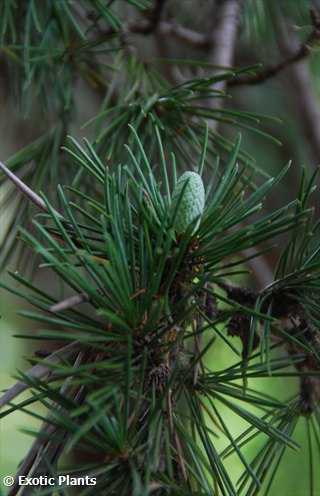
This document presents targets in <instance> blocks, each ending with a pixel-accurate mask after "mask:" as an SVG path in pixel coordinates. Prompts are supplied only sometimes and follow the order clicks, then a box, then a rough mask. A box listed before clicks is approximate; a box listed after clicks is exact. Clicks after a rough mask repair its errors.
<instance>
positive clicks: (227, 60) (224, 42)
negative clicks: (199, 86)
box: [209, 0, 244, 102]
mask: <svg viewBox="0 0 320 496" xmlns="http://www.w3.org/2000/svg"><path fill="white" fill-rule="evenodd" d="M243 5H244V1H243V0H217V2H216V5H215V9H214V10H215V13H216V16H215V22H214V24H213V28H212V33H211V37H210V42H211V47H212V48H211V50H210V53H209V61H210V62H211V63H212V64H213V65H216V66H221V67H223V68H224V69H223V70H225V68H226V67H232V66H233V62H234V53H235V47H236V41H237V34H238V26H239V22H240V16H241V11H242V7H243ZM226 86H227V82H226V81H220V82H219V83H217V84H215V85H214V89H217V90H220V91H224V90H225V89H226ZM219 101H220V102H221V99H219Z"/></svg>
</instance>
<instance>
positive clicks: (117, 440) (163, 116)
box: [0, 0, 320, 496]
mask: <svg viewBox="0 0 320 496" xmlns="http://www.w3.org/2000/svg"><path fill="white" fill-rule="evenodd" d="M163 3H164V2H161V1H158V2H155V5H153V3H152V2H147V1H142V0H131V1H129V0H128V1H126V2H120V0H119V1H110V2H102V1H100V0H94V1H92V2H87V1H84V0H79V1H77V2H72V1H68V0H59V1H54V2H52V1H46V0H44V1H42V2H36V1H34V0H28V1H24V2H19V1H18V0H3V1H2V2H1V5H0V36H1V44H2V45H1V48H2V52H3V54H4V56H5V67H6V70H7V71H8V74H9V75H10V80H11V79H12V81H13V82H14V84H13V85H12V87H11V88H10V91H11V92H12V93H13V95H15V96H16V97H17V101H18V103H19V105H20V108H21V109H22V110H23V112H24V115H25V116H26V118H27V119H28V118H30V117H31V116H34V115H37V116H41V119H43V122H42V125H41V126H40V128H39V135H38V136H37V137H35V139H34V140H33V141H31V143H29V144H27V145H26V146H25V147H24V148H22V149H21V150H20V151H18V152H17V153H16V154H15V155H13V156H12V157H10V158H9V159H8V160H7V162H6V165H4V164H2V163H0V170H1V171H2V172H4V174H3V175H1V176H0V181H1V183H0V185H1V186H2V187H4V188H7V189H4V195H3V200H1V208H3V209H4V208H7V207H8V206H11V207H12V206H13V216H12V222H9V224H8V226H7V227H6V228H5V229H4V233H3V239H4V241H3V243H2V246H1V254H0V265H1V267H2V268H5V269H7V266H8V262H9V261H10V260H12V258H11V257H12V253H14V254H15V255H17V251H13V248H15V247H16V244H17V241H19V245H18V246H19V247H18V257H17V258H18V259H19V260H18V262H14V263H15V267H14V268H16V265H18V263H19V270H10V271H8V272H9V275H10V278H11V283H10V282H9V283H7V282H4V281H3V280H1V281H0V287H1V288H2V289H5V290H6V291H9V292H11V293H12V294H14V295H15V296H18V297H19V298H20V299H21V300H22V301H23V302H25V305H26V306H24V303H22V304H21V307H22V308H21V309H20V311H19V314H20V315H22V316H23V317H25V318H26V319H29V320H30V321H31V323H32V325H33V331H32V332H29V333H28V332H27V331H26V332H25V333H24V334H20V335H18V336H17V337H21V338H24V339H26V340H31V341H35V342H36V343H37V344H38V345H39V346H38V348H39V349H37V351H36V352H35V353H34V354H33V355H32V356H30V357H29V362H30V368H29V369H28V370H26V371H23V372H22V371H18V372H17V377H16V378H17V382H16V383H15V384H14V385H13V386H12V387H11V388H9V389H7V390H5V391H4V392H3V393H2V395H1V396H0V409H1V411H0V419H4V420H3V422H4V423H5V421H6V417H8V416H9V415H10V414H13V413H14V412H23V413H27V414H28V415H30V416H31V417H33V418H34V419H36V420H37V421H39V422H40V427H39V429H38V431H32V430H31V429H29V428H28V426H25V429H24V431H25V432H27V433H28V434H30V436H32V437H33V438H34V439H33V442H32V445H31V447H30V449H29V451H28V453H27V454H26V456H25V458H24V460H22V462H21V464H20V465H19V467H18V469H17V475H23V476H26V477H39V476H41V475H46V476H51V477H57V476H58V475H64V474H69V475H70V476H72V477H81V478H85V477H87V478H89V479H90V480H91V479H94V480H95V484H92V485H91V484H89V483H88V484H85V485H83V486H82V487H81V489H80V493H81V494H83V495H91V494H92V495H97V494H98V495H99V494H101V495H104V494H108V495H110V496H113V495H116V496H127V495H132V496H148V495H152V496H153V495H154V496H165V495H172V496H173V495H176V496H200V495H201V496H242V495H245V496H254V495H260V494H261V495H263V496H266V495H267V494H272V491H273V487H274V481H275V480H276V477H277V475H278V474H279V473H280V472H281V471H282V470H283V469H282V467H283V465H282V461H283V458H284V457H285V456H286V453H288V452H294V453H297V456H301V446H300V445H299V443H298V442H297V439H296V433H297V430H298V427H299V426H301V425H302V424H303V426H304V428H305V438H306V440H307V442H306V449H307V454H304V453H302V456H307V458H308V467H309V473H308V480H309V488H308V490H309V494H310V496H315V495H316V494H317V492H316V491H318V490H319V481H318V480H317V478H316V474H317V471H316V467H317V464H318V463H319V458H320V416H319V401H320V386H319V384H320V383H319V360H320V340H319V330H318V329H319V326H320V311H319V298H320V283H319V281H320V249H319V234H318V231H319V222H318V221H317V220H315V217H316V215H315V214H314V210H313V208H312V201H313V196H314V192H315V189H316V186H315V182H316V174H314V175H313V176H311V177H309V174H308V172H307V171H306V170H304V169H303V170H302V171H301V175H300V176H301V177H300V183H299V188H298V191H297V192H296V194H295V197H294V198H293V199H292V200H291V201H290V202H288V203H285V202H284V204H282V205H281V206H275V207H274V209H271V210H270V207H268V206H267V205H268V204H267V202H268V201H269V199H270V197H271V195H272V194H273V193H274V192H277V191H279V188H280V185H281V183H283V182H285V181H286V178H287V174H288V171H289V168H290V164H288V165H287V166H285V167H283V168H282V170H281V171H280V173H278V174H275V175H274V176H273V177H270V176H269V175H268V174H267V173H265V171H263V170H261V167H260V164H259V161H257V163H256V161H255V159H254V158H253V157H251V155H249V154H248V153H247V152H246V150H245V149H244V147H243V146H242V144H241V139H240V137H237V136H238V131H239V129H240V130H242V131H243V132H246V131H247V130H249V131H250V132H251V131H252V132H255V133H256V134H257V135H258V136H259V137H260V138H261V137H264V138H265V137H267V138H271V140H273V141H276V142H277V140H276V139H274V138H272V137H271V136H269V134H268V133H267V132H265V131H263V130H261V129H260V128H259V125H260V123H261V122H263V123H264V122H267V118H266V117H265V116H258V115H256V114H255V113H253V112H249V111H238V110H234V109H233V108H231V107H232V105H231V106H228V107H227V108H223V107H222V106H221V105H220V104H219V103H220V101H221V99H222V98H223V97H225V96H226V94H225V92H224V91H222V90H221V89H216V87H217V85H218V87H220V84H221V83H222V84H223V85H226V84H227V83H228V82H230V81H237V80H238V79H239V78H241V77H249V76H252V74H253V73H254V72H255V71H257V70H258V67H257V66H254V67H253V66H250V67H245V68H243V69H232V70H231V69H228V70H227V69H225V68H224V69H223V70H222V71H221V70H220V71H217V68H216V67H215V66H214V65H212V64H210V63H205V62H203V61H202V60H197V61H192V60H187V61H179V60H176V59H174V58H172V60H170V61H168V60H167V61H166V62H167V65H169V62H170V67H171V66H172V67H174V68H176V69H177V67H181V66H183V67H185V68H187V70H188V71H190V72H189V75H190V77H188V78H187V79H186V80H184V81H182V82H179V81H170V80H169V78H167V79H166V78H164V77H163V76H162V75H161V67H162V64H163V59H161V58H160V57H159V58H158V59H157V60H156V59H155V58H152V60H149V59H148V58H147V60H142V59H141V58H140V57H139V54H138V53H137V51H135V50H132V49H131V48H132V47H131V45H130V43H129V42H128V39H127V37H128V36H130V34H131V35H134V34H140V35H143V36H145V35H148V34H150V33H151V32H153V31H154V30H156V29H157V28H158V27H159V26H158V24H159V22H160V21H159V19H158V17H159V16H160V14H161V12H162V11H161V9H162V7H163V6H162V4H163ZM218 3H220V2H218ZM271 3H272V5H271ZM293 3H294V2H293ZM293 3H292V5H290V2H288V6H287V9H288V10H286V14H285V15H291V16H293V17H294V16H298V15H299V12H300V11H301V16H302V18H304V16H305V9H303V5H302V4H303V2H295V6H293ZM274 4H275V2H267V1H265V0H261V2H260V4H259V5H260V6H258V4H257V3H256V2H254V1H253V0H252V1H248V2H247V4H246V9H245V11H244V16H245V19H246V22H247V24H246V26H247V27H248V30H246V31H245V34H247V33H248V32H249V33H251V34H250V36H251V35H252V36H253V34H252V32H254V29H249V28H258V27H259V26H260V24H261V26H262V28H261V29H262V31H263V30H264V29H265V30H268V26H267V24H268V22H269V20H270V19H269V17H270V16H271V14H270V12H269V9H270V10H272V9H273V8H275V6H274ZM298 4H299V5H298ZM264 12H266V13H267V12H269V17H268V16H264V14H263V13H264ZM18 13H19V15H18ZM250 16H252V18H253V20H252V26H251V25H249V26H248V23H249V22H250ZM271 17H272V16H271ZM132 19H133V20H132ZM138 21H139V22H138ZM259 32H260V31H259V29H257V30H256V33H255V36H259ZM76 84H86V85H87V89H88V87H89V88H91V90H93V91H95V92H96V94H99V96H100V103H99V108H98V109H96V110H95V111H94V115H93V116H92V118H90V119H89V120H88V121H87V122H85V123H83V122H81V124H82V131H83V129H84V130H85V132H86V131H87V130H90V132H91V137H90V139H88V138H84V139H80V138H79V137H78V136H76V135H77V133H76V131H75V125H76V122H77V111H78V104H79V102H78V101H77V91H76V89H75V88H76ZM217 123H220V124H223V125H224V128H223V130H224V132H223V133H222V132H221V133H220V131H219V130H217V129H216V127H215V125H216V124H217ZM9 180H10V181H11V182H13V185H12V184H11V183H9ZM9 184H10V187H8V185H9ZM14 186H17V187H18V188H19V189H20V192H22V193H23V194H24V196H22V197H21V198H20V197H19V200H18V202H16V203H15V202H14V200H15V196H16V189H15V187H14ZM39 191H40V192H41V193H40V194H38V192H39ZM270 203H271V204H272V203H273V202H272V198H271V200H270ZM270 203H269V205H270ZM17 235H18V237H17ZM275 243H279V245H280V246H281V249H279V251H278V261H277V264H276V267H275V270H274V277H273V280H272V281H271V282H270V284H268V285H267V286H265V287H263V288H261V289H256V290H255V289H252V288H251V287H250V288H248V287H246V286H244V285H243V281H244V280H245V279H246V278H248V275H249V272H248V264H249V263H250V262H252V260H255V261H256V260H259V257H260V256H262V255H265V253H266V252H268V251H270V250H272V249H273V248H274V247H275ZM279 253H280V254H279ZM13 260H14V259H13ZM20 269H21V270H20ZM22 269H23V270H22ZM25 269H28V270H29V271H30V272H31V271H32V269H36V271H37V274H38V275H41V273H45V274H46V278H47V281H50V287H48V286H49V285H48V284H46V285H45V287H43V286H42V284H40V283H38V282H36V280H35V279H34V278H32V277H31V275H30V274H29V273H28V270H25ZM239 280H240V284H239V283H238V284H236V283H235V282H236V281H239ZM56 286H59V287H60V288H61V291H60V292H59V291H56ZM234 338H236V339H234ZM222 345H223V346H225V347H226V348H227V349H228V352H229V355H228V356H229V357H230V363H228V364H226V365H225V366H223V367H221V366H218V365H217V364H216V363H213V364H212V363H209V361H208V354H209V352H210V351H212V350H217V351H218V352H219V350H221V348H222ZM279 378H282V379H283V380H286V379H289V378H295V379H296V382H297V384H298V388H297V389H298V390H297V392H296V393H295V395H294V396H293V395H292V394H291V396H290V397H289V398H284V399H279V398H278V397H276V395H275V394H270V392H269V389H268V388H267V387H265V388H264V389H261V387H258V386H257V379H259V380H265V382H266V383H268V384H272V381H273V380H276V379H279ZM26 390H28V395H27V396H24V397H23V399H21V398H20V395H21V393H23V392H25V391H26ZM230 417H233V418H236V419H237V421H241V423H242V422H243V423H244V424H245V427H244V428H243V430H242V432H241V433H240V434H238V435H236V434H235V432H234V428H233V426H232V423H231V422H230V421H229V419H230ZM217 438H223V439H224V441H225V445H224V447H223V449H222V448H221V447H220V445H218V443H217ZM251 445H254V451H252V450H251V452H250V455H248V452H247V448H248V447H251ZM231 456H234V457H235V458H236V459H237V460H238V461H239V463H240V464H241V467H242V473H241V475H240V477H239V479H238V480H237V477H235V476H234V474H233V471H232V470H231V469H230V465H229V457H231ZM89 479H88V480H89ZM17 480H18V479H17V478H16V482H15V484H14V486H13V487H12V488H11V490H10V493H9V494H10V496H14V495H15V494H18V492H19V490H20V488H19V486H18V484H17ZM77 490H78V488H77ZM23 491H24V490H23ZM71 491H72V488H70V487H69V485H68V484H67V482H66V483H65V485H61V486H59V487H58V488H54V489H53V488H52V487H44V486H43V487H41V488H37V493H36V494H41V495H42V494H43V495H45V494H48V495H49V494H50V495H51V494H52V495H54V494H59V495H60V494H61V495H63V494H72V492H71ZM22 494H26V493H25V492H22Z"/></svg>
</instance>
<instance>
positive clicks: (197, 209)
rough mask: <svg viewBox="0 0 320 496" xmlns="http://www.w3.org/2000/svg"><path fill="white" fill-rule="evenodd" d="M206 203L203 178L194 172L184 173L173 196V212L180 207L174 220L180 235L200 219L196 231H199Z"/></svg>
mask: <svg viewBox="0 0 320 496" xmlns="http://www.w3.org/2000/svg"><path fill="white" fill-rule="evenodd" d="M186 183H187V184H186ZM182 191H183V193H182ZM181 194H182V197H181ZM179 201H180V203H179V206H178V202H179ZM204 202H205V191H204V186H203V182H202V179H201V176H200V175H199V174H197V173H196V172H192V171H187V172H184V174H182V176H181V177H180V178H179V179H178V181H177V184H176V187H175V188H174V191H173V195H172V208H173V212H174V211H175V210H176V208H177V206H178V211H177V212H176V216H175V220H174V228H175V230H176V232H177V233H178V234H182V233H184V232H185V231H186V230H187V228H188V226H189V225H190V224H191V223H192V222H194V221H195V220H196V219H198V223H197V225H196V226H195V230H196V229H197V227H198V226H199V223H200V216H201V214H202V212H203V209H204Z"/></svg>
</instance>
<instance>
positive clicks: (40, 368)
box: [0, 342, 80, 408]
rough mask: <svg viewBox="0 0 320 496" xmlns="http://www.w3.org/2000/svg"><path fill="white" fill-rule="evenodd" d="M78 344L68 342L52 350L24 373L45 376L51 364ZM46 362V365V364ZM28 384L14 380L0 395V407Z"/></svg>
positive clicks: (74, 349) (73, 349)
mask: <svg viewBox="0 0 320 496" xmlns="http://www.w3.org/2000/svg"><path fill="white" fill-rule="evenodd" d="M79 347H80V345H79V343H77V342H74V343H70V344H68V345H67V346H64V347H63V348H60V349H58V350H57V351H54V352H53V353H51V355H49V356H48V357H47V358H46V359H45V360H44V361H43V362H42V363H39V364H37V365H34V366H33V367H31V369H29V370H28V371H27V372H26V373H25V375H26V376H27V377H28V378H30V379H41V378H43V377H45V376H46V375H47V374H50V372H51V370H52V365H54V364H55V363H58V362H59V361H60V360H61V359H62V358H63V359H65V358H67V357H68V356H70V355H71V354H72V353H74V352H75V351H77V350H78V349H79ZM46 363H47V364H48V365H46ZM29 387H30V386H29V384H26V383H25V382H23V381H18V382H16V383H15V384H14V385H13V386H12V387H11V388H10V389H8V390H7V391H6V392H5V393H4V394H3V395H2V396H1V397H0V408H2V407H3V406H5V405H7V404H8V403H9V402H11V401H12V400H13V399H14V398H16V397H17V396H19V395H20V394H21V393H23V391H25V390H26V389H28V388H29Z"/></svg>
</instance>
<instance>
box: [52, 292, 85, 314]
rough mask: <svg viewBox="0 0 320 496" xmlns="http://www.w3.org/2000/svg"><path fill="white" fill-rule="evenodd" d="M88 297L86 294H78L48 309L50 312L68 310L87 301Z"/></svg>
mask: <svg viewBox="0 0 320 496" xmlns="http://www.w3.org/2000/svg"><path fill="white" fill-rule="evenodd" d="M88 299H89V296H88V295H87V293H79V294H78V295H74V296H70V297H68V298H66V299H64V300H62V301H59V302H58V303H55V304H54V305H51V307H50V308H49V310H50V312H62V311H63V310H68V309H69V308H73V307H75V306H76V305H80V304H81V303H84V302H86V301H88Z"/></svg>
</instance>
